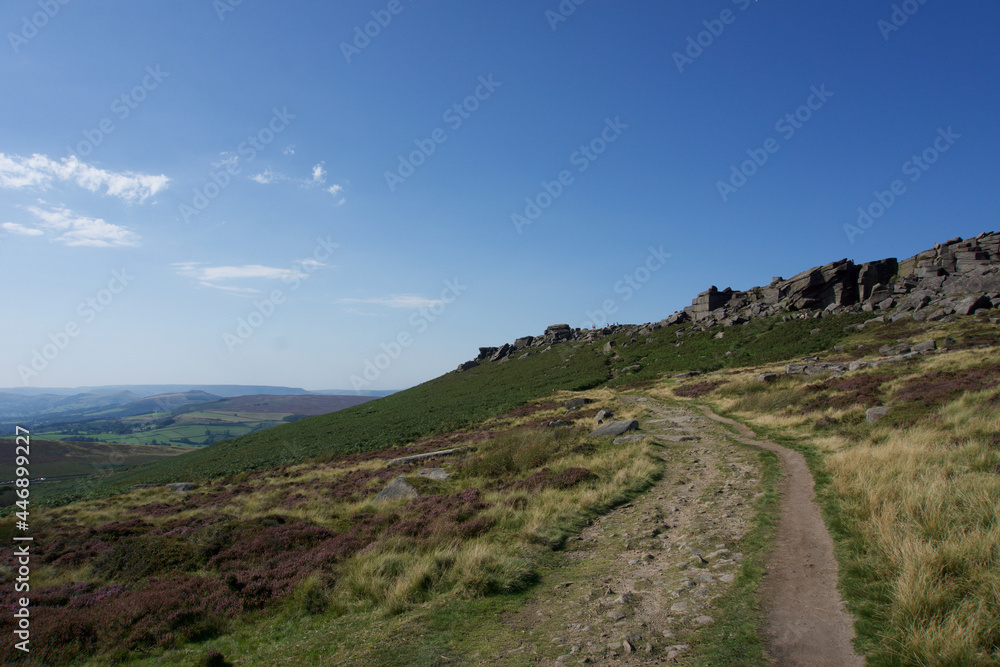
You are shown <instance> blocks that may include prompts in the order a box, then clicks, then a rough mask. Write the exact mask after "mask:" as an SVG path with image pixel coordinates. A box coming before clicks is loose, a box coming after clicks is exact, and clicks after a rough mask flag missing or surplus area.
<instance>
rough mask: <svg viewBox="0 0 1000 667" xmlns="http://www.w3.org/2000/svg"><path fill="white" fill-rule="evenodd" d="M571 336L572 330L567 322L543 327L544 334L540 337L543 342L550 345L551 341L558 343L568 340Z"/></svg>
mask: <svg viewBox="0 0 1000 667" xmlns="http://www.w3.org/2000/svg"><path fill="white" fill-rule="evenodd" d="M572 337H573V330H572V329H571V328H570V326H569V325H568V324H553V325H552V326H550V327H548V328H547V329H545V335H544V336H543V337H542V338H543V340H544V341H545V343H547V344H549V345H551V344H552V343H559V342H561V341H564V340H569V339H570V338H572Z"/></svg>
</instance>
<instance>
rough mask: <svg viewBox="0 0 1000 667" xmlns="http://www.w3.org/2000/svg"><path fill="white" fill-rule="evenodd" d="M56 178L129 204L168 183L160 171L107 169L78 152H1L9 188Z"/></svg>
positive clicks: (0, 181)
mask: <svg viewBox="0 0 1000 667" xmlns="http://www.w3.org/2000/svg"><path fill="white" fill-rule="evenodd" d="M53 181H68V182H73V183H76V184H77V185H78V186H80V187H81V188H84V189H85V190H89V191H90V192H101V193H103V194H105V195H108V196H110V197H117V198H118V199H121V200H122V201H125V202H128V203H130V204H135V203H138V204H141V203H143V202H144V201H146V200H147V199H148V198H149V197H152V196H154V195H156V193H158V192H159V191H160V190H163V189H164V188H166V187H167V184H168V183H169V182H170V179H169V178H167V177H166V176H164V175H163V174H160V175H159V176H156V175H153V174H139V173H136V172H132V171H122V172H115V171H107V170H105V169H99V168H97V167H92V166H90V165H88V164H85V163H83V162H80V161H79V160H78V159H77V158H76V156H70V157H65V158H62V159H60V160H53V159H51V158H49V157H48V156H47V155H39V154H38V153H35V154H34V155H32V156H31V157H27V158H26V157H22V156H20V155H6V154H4V153H0V187H2V188H6V189H9V190H21V189H25V188H42V189H45V188H48V187H49V186H51V184H52V183H53Z"/></svg>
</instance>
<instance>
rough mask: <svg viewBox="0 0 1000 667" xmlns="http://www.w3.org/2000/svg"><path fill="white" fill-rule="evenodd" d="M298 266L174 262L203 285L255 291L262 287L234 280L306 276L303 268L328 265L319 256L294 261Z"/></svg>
mask: <svg viewBox="0 0 1000 667" xmlns="http://www.w3.org/2000/svg"><path fill="white" fill-rule="evenodd" d="M294 265H295V268H291V269H285V268H280V267H274V266H264V265H261V264H244V265H242V266H206V265H205V264H203V263H200V262H180V263H177V264H174V265H173V266H174V269H175V270H176V271H177V273H178V274H179V275H181V276H184V277H186V278H193V279H194V280H196V281H198V283H199V284H200V285H203V286H205V287H213V288H215V289H220V290H224V291H227V292H237V293H245V294H255V293H257V292H259V291H260V290H258V289H255V288H253V287H239V286H236V285H232V284H230V283H231V282H232V281H241V280H283V281H291V280H296V279H302V278H305V277H306V276H307V275H308V274H306V273H303V271H302V270H301V269H302V268H306V267H308V268H309V269H310V270H315V269H317V268H320V267H324V266H326V265H325V264H323V263H322V262H318V261H316V260H315V259H311V258H310V259H303V260H298V261H296V262H294Z"/></svg>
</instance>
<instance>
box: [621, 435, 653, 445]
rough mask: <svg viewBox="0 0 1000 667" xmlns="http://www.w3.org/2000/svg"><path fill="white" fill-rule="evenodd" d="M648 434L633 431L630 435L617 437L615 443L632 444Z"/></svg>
mask: <svg viewBox="0 0 1000 667" xmlns="http://www.w3.org/2000/svg"><path fill="white" fill-rule="evenodd" d="M648 437H650V436H648V435H640V434H638V433H632V434H629V435H621V436H618V437H617V438H615V441H614V444H616V445H630V444H632V443H633V442H639V441H640V440H642V439H643V438H648Z"/></svg>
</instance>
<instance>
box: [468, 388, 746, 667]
mask: <svg viewBox="0 0 1000 667" xmlns="http://www.w3.org/2000/svg"><path fill="white" fill-rule="evenodd" d="M632 400H634V401H636V402H638V403H639V404H640V405H641V406H642V407H644V408H646V410H647V416H646V417H645V418H644V419H641V420H640V421H641V422H642V428H643V431H644V432H645V433H652V434H659V435H661V436H662V439H663V441H664V444H665V447H664V448H663V450H662V453H661V455H662V456H663V457H664V459H665V460H666V462H667V465H666V472H665V474H664V476H663V478H662V479H661V480H660V481H659V482H658V483H657V484H656V485H655V486H654V487H653V488H652V489H650V490H649V491H647V492H646V493H644V494H643V495H642V496H640V497H639V498H637V499H636V500H634V501H633V502H632V503H629V504H627V505H624V506H622V507H619V508H617V509H615V510H614V511H612V512H611V513H609V514H607V515H605V516H603V517H601V518H599V519H597V520H595V521H594V523H593V524H592V525H591V526H589V527H588V528H586V529H585V530H584V531H583V532H582V533H581V534H580V535H579V536H578V537H577V538H575V539H574V540H573V541H571V542H570V544H569V545H568V547H567V550H566V552H565V554H564V556H565V561H566V566H565V567H561V568H559V569H558V570H557V571H555V572H553V573H551V574H550V575H547V576H546V577H545V578H544V579H543V581H542V583H541V584H540V585H539V586H538V587H537V589H536V590H537V593H536V594H535V596H534V597H533V599H531V600H530V602H529V603H528V604H526V605H525V606H524V607H523V608H522V609H521V610H520V611H519V612H518V613H517V614H516V615H513V616H511V617H508V618H506V619H505V625H507V626H508V627H509V628H511V629H512V630H514V631H515V633H518V634H519V636H521V637H523V641H522V642H521V643H520V644H519V645H518V646H513V647H512V646H507V647H498V652H497V654H495V655H493V656H485V655H484V656H479V660H478V662H479V663H480V664H538V665H576V664H594V665H658V664H669V665H676V664H686V663H687V662H688V660H687V653H688V645H687V644H686V638H687V636H688V635H689V634H690V633H691V632H692V631H693V630H695V629H697V628H699V627H701V626H703V625H706V624H710V623H712V622H714V621H713V618H712V614H713V605H714V603H715V600H716V598H717V597H718V596H719V595H720V594H721V593H722V592H723V591H724V590H726V589H727V588H728V587H729V585H730V584H731V582H732V581H733V579H734V577H735V574H736V573H737V570H738V568H739V563H740V561H741V560H742V554H740V553H734V552H733V551H731V549H732V548H735V545H736V544H737V543H738V541H739V540H740V538H741V537H742V536H743V535H744V534H745V533H746V531H747V530H748V529H749V527H750V521H751V520H752V518H753V504H754V502H753V501H754V499H755V498H756V497H758V496H759V494H760V492H761V489H760V462H759V459H758V457H757V454H756V453H755V452H754V451H753V450H752V449H750V448H747V447H744V446H740V445H738V444H736V443H734V442H733V441H732V439H731V436H729V435H728V432H727V431H726V430H725V429H723V428H721V427H720V426H719V425H717V424H715V423H714V422H712V421H710V420H709V419H707V418H706V417H705V416H703V415H701V414H698V413H696V412H691V411H687V410H682V409H674V408H668V407H665V406H663V405H661V404H659V403H656V402H654V401H652V400H650V399H646V398H635V399H632Z"/></svg>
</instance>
